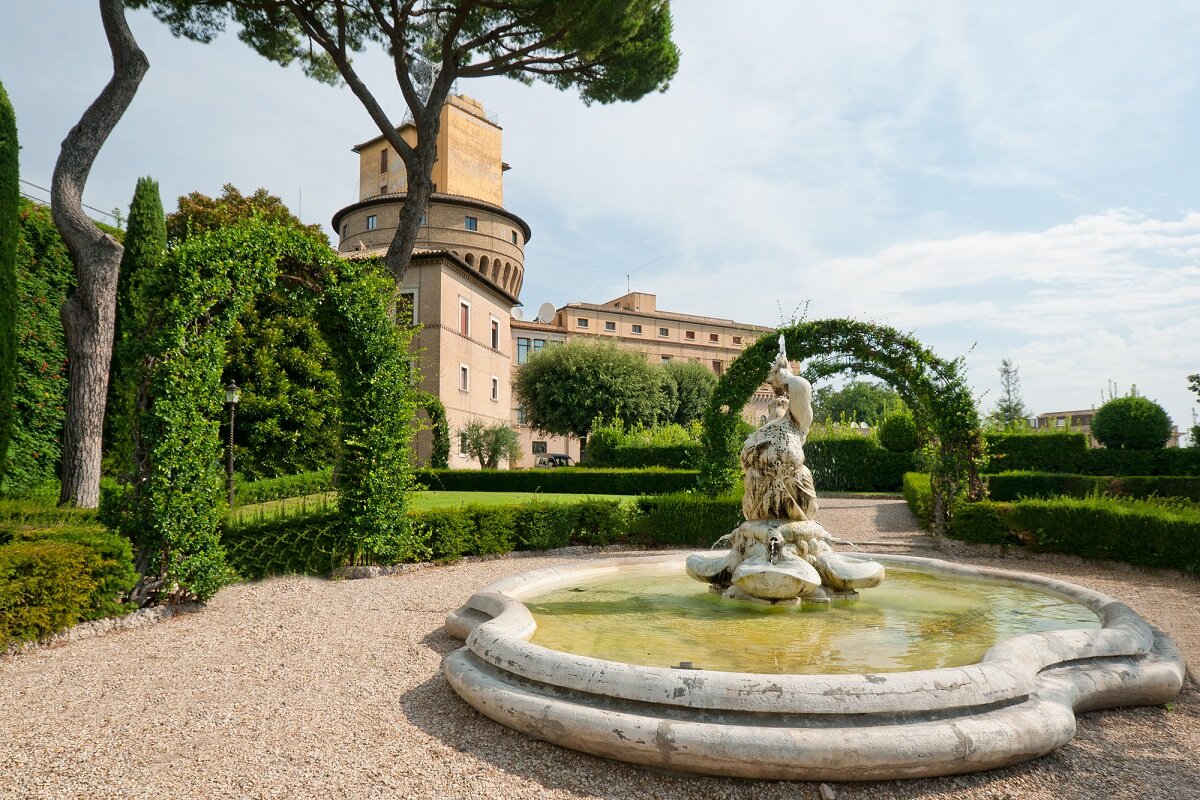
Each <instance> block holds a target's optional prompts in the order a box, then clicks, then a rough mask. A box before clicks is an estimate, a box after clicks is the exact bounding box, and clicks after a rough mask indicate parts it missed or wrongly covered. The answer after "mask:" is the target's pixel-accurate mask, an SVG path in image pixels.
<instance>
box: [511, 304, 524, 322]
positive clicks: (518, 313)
mask: <svg viewBox="0 0 1200 800" xmlns="http://www.w3.org/2000/svg"><path fill="white" fill-rule="evenodd" d="M509 313H510V314H512V318H513V319H525V312H524V311H522V310H521V307H520V306H513V307H512V311H510V312H509Z"/></svg>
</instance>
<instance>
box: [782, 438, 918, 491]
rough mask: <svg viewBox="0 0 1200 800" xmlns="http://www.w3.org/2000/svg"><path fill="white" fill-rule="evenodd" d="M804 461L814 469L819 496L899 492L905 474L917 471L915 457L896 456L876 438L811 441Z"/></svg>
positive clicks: (814, 478)
mask: <svg viewBox="0 0 1200 800" xmlns="http://www.w3.org/2000/svg"><path fill="white" fill-rule="evenodd" d="M804 458H805V463H806V464H807V465H808V468H809V469H811V470H812V473H813V482H814V483H815V484H816V486H817V493H818V494H820V493H821V492H822V491H843V492H898V491H900V487H901V484H902V483H903V481H904V473H905V472H908V471H909V470H911V469H912V468H913V462H914V458H915V454H913V453H893V452H891V451H889V450H885V449H884V448H882V447H880V446H879V444H878V443H877V442H876V441H875V440H874V439H868V438H866V437H854V438H845V439H815V440H814V439H810V440H809V441H808V442H807V443H805V445H804Z"/></svg>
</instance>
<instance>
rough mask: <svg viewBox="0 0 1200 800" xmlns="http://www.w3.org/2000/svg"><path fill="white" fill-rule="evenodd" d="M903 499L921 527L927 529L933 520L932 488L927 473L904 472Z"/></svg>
mask: <svg viewBox="0 0 1200 800" xmlns="http://www.w3.org/2000/svg"><path fill="white" fill-rule="evenodd" d="M904 499H905V501H907V503H908V507H909V509H910V510H911V511H912V512H913V515H914V516H915V517H916V518H917V520H918V521H919V522H920V523H921V527H922V528H925V529H928V528H929V526H930V525H931V524H932V522H933V488H932V487H931V486H930V482H929V474H928V473H925V472H906V473H904Z"/></svg>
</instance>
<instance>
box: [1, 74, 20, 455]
mask: <svg viewBox="0 0 1200 800" xmlns="http://www.w3.org/2000/svg"><path fill="white" fill-rule="evenodd" d="M18 149H19V148H18V146H17V119H16V115H15V114H14V113H13V107H12V104H11V103H10V102H9V101H8V94H7V93H6V92H5V91H4V85H3V84H0V478H2V477H3V476H4V474H5V472H7V466H8V461H9V459H8V448H9V443H10V442H11V441H12V436H13V424H14V420H15V416H14V414H13V403H14V401H15V398H16V383H17V227H18V223H17V201H18V199H19V198H20V195H21V193H20V189H19V186H18V170H19V163H18V160H17V151H18Z"/></svg>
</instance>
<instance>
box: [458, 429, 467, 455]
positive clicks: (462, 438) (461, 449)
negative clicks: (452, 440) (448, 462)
mask: <svg viewBox="0 0 1200 800" xmlns="http://www.w3.org/2000/svg"><path fill="white" fill-rule="evenodd" d="M458 453H459V455H463V456H465V455H466V454H467V434H466V433H465V432H463V433H459V434H458Z"/></svg>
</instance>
